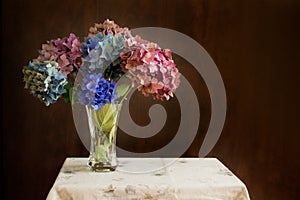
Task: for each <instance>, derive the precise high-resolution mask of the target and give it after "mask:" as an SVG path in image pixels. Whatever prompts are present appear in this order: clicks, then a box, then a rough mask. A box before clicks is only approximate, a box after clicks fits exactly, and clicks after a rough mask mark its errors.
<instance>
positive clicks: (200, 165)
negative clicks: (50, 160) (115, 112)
mask: <svg viewBox="0 0 300 200" xmlns="http://www.w3.org/2000/svg"><path fill="white" fill-rule="evenodd" d="M166 159H167V158H119V163H120V167H118V168H117V169H119V171H118V170H117V171H115V172H105V173H97V172H91V171H90V169H89V167H88V166H87V158H67V159H66V160H65V162H64V164H63V166H62V168H61V170H60V173H59V174H58V177H57V179H56V181H55V183H54V185H53V187H52V189H51V190H50V192H49V194H48V197H47V200H53V199H55V200H57V199H68V200H69V199H72V200H76V199H88V200H90V199H101V200H102V199H103V200H106V199H107V200H108V199H110V200H126V199H128V200H131V199H132V200H133V199H135V200H138V199H149V200H150V199H151V200H154V199H163V200H168V199H170V200H171V199H172V200H173V199H188V200H192V199H203V200H217V199H220V200H221V199H222V200H225V199H228V200H229V199H232V200H233V199H234V200H242V199H250V198H249V194H248V191H247V188H246V186H245V184H244V183H243V182H242V181H241V180H239V179H238V178H237V177H236V176H235V175H234V174H233V173H232V172H231V171H230V170H228V169H227V168H226V167H225V166H224V165H223V164H222V163H221V162H220V161H219V160H218V159H216V158H180V159H178V160H176V161H175V162H174V163H173V164H172V165H170V166H169V167H166V168H163V169H161V170H159V171H154V172H150V173H140V174H132V173H125V172H121V171H120V170H121V169H122V167H124V165H125V166H126V165H135V166H136V165H139V167H142V166H141V165H147V164H151V163H154V162H157V161H161V162H165V160H166Z"/></svg>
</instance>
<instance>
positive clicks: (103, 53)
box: [81, 33, 124, 72]
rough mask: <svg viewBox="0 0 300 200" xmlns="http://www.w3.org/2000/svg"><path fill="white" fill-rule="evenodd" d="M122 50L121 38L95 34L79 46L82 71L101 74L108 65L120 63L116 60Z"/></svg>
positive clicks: (122, 40) (122, 41) (122, 42)
mask: <svg viewBox="0 0 300 200" xmlns="http://www.w3.org/2000/svg"><path fill="white" fill-rule="evenodd" d="M123 48H124V39H123V37H122V36H113V35H111V34H108V35H103V34H102V33H97V34H96V35H95V36H94V37H87V38H86V39H85V42H84V43H83V44H82V46H81V52H82V57H83V65H82V70H87V71H89V72H95V71H96V72H103V71H104V70H105V68H106V67H108V66H109V65H110V64H112V63H113V64H118V63H116V62H120V60H118V58H119V56H120V52H121V51H122V50H123Z"/></svg>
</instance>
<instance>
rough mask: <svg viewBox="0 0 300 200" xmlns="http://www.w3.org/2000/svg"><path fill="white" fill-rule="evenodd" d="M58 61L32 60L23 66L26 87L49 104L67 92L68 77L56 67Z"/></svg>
mask: <svg viewBox="0 0 300 200" xmlns="http://www.w3.org/2000/svg"><path fill="white" fill-rule="evenodd" d="M57 66H58V63H57V62H46V61H45V62H30V63H29V65H28V66H25V67H24V68H23V74H24V82H25V88H26V89H29V90H30V93H31V94H33V95H34V96H36V97H38V98H39V99H40V100H41V101H42V102H44V103H45V104H46V106H49V105H50V104H52V103H55V102H56V101H57V99H58V98H59V97H60V96H61V95H62V94H64V93H65V92H66V90H65V89H64V86H65V85H66V84H67V83H68V81H67V77H66V76H65V75H63V74H62V73H60V72H59V71H58V70H57V69H56V67H57Z"/></svg>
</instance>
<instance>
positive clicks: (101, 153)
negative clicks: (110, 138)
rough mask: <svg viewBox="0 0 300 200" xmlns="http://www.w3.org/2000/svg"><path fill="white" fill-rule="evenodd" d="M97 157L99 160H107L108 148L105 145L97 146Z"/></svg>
mask: <svg viewBox="0 0 300 200" xmlns="http://www.w3.org/2000/svg"><path fill="white" fill-rule="evenodd" d="M95 154H96V155H95V157H96V160H97V161H105V160H107V159H108V156H107V154H108V148H107V146H105V145H97V146H96V147H95Z"/></svg>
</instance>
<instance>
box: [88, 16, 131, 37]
mask: <svg viewBox="0 0 300 200" xmlns="http://www.w3.org/2000/svg"><path fill="white" fill-rule="evenodd" d="M99 32H100V33H102V35H107V34H111V35H116V34H122V33H124V32H129V31H128V28H126V27H124V28H122V27H120V26H119V25H118V24H116V23H115V22H114V21H112V20H109V19H106V20H105V21H104V22H103V23H95V25H94V26H92V27H90V29H89V35H88V36H89V37H94V36H95V35H96V34H97V33H99Z"/></svg>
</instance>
